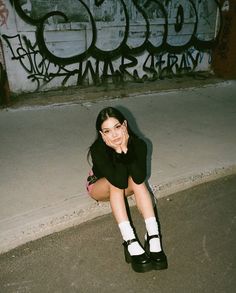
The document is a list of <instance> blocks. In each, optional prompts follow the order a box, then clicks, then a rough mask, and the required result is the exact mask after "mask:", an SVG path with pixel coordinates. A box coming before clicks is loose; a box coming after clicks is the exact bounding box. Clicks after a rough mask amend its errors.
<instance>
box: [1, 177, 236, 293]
mask: <svg viewBox="0 0 236 293" xmlns="http://www.w3.org/2000/svg"><path fill="white" fill-rule="evenodd" d="M235 194H236V176H235V175H234V176H230V177H228V178H226V177H225V178H221V179H219V180H218V181H212V182H209V183H207V184H203V185H200V186H196V187H194V188H192V189H188V190H185V191H183V192H180V193H177V194H174V195H171V196H168V197H165V198H161V199H159V200H158V211H159V219H160V222H161V228H162V235H163V244H164V248H165V252H166V254H167V256H168V264H169V268H168V269H167V270H164V271H150V272H148V273H144V274H142V273H141V274H140V273H135V272H133V271H132V269H131V267H130V265H128V264H126V263H125V261H124V254H123V249H122V245H121V241H122V240H121V236H120V233H119V231H118V228H117V225H116V224H115V220H114V219H113V217H112V215H106V216H102V217H100V218H97V219H95V220H92V221H89V222H86V223H83V224H81V225H79V226H77V227H74V228H71V229H68V230H66V231H63V232H60V233H55V234H54V235H50V236H48V237H45V238H43V239H40V240H38V241H35V242H32V243H28V244H26V245H24V246H22V247H19V248H17V249H16V250H13V251H11V252H8V253H7V254H5V255H1V256H0V288H1V293H15V292H30V293H41V292H45V293H52V292H57V293H64V292H65V293H66V292H70V293H77V292H81V293H83V292H86V293H93V292H102V293H106V292H107V293H110V292H114V293H120V292H127V293H131V292H140V293H152V292H161V293H183V292H193V293H209V292H214V293H221V292H224V293H232V292H234V291H235V287H236V278H235V274H236V251H235V247H236V233H235V231H236V229H235V228H236V227H235V225H236V197H235ZM131 213H132V218H133V221H134V223H135V226H136V230H137V232H138V235H139V237H140V240H143V237H144V233H145V230H144V222H143V220H142V218H141V216H140V215H139V214H138V212H137V209H136V208H132V209H131Z"/></svg>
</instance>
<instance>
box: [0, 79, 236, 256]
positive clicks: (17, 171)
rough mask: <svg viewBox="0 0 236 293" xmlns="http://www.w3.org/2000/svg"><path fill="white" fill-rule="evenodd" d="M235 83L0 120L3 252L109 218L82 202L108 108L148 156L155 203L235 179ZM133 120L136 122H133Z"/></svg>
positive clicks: (9, 113) (9, 112)
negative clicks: (116, 110) (142, 139)
mask: <svg viewBox="0 0 236 293" xmlns="http://www.w3.org/2000/svg"><path fill="white" fill-rule="evenodd" d="M235 93H236V81H225V82H221V83H218V84H214V85H208V86H207V85H206V86H204V87H201V88H199V87H198V88H188V89H179V90H177V91H176V90H171V91H164V92H160V93H151V94H149V95H148V94H145V95H135V96H130V97H127V98H124V99H112V100H102V101H97V102H96V101H94V102H91V101H89V100H87V101H84V102H83V103H80V104H70V105H67V106H66V105H63V106H59V105H58V106H55V105H54V106H50V107H42V108H40V107H39V108H37V107H36V108H30V109H28V110H24V109H22V108H20V109H17V110H13V109H5V110H2V111H1V112H0V174H1V175H0V189H1V190H0V195H1V196H0V252H5V251H8V250H9V249H12V248H14V247H16V246H17V245H20V244H22V243H25V242H27V241H30V240H34V239H36V238H39V237H41V236H44V235H47V234H50V233H52V232H55V231H59V230H62V229H64V228H66V227H69V226H71V225H76V224H79V223H82V222H84V221H86V220H89V219H92V218H94V217H96V216H98V215H102V214H104V213H107V212H110V208H109V205H105V206H101V205H97V204H96V203H95V202H94V201H92V200H91V199H90V198H89V197H88V196H87V194H86V190H85V178H86V176H87V173H88V171H89V168H90V166H89V165H88V163H87V161H86V154H87V150H88V146H89V145H90V144H91V143H92V141H93V139H94V137H95V131H94V122H95V119H96V116H97V114H98V112H99V111H100V110H101V109H102V108H103V107H105V106H107V105H111V106H119V107H120V108H121V109H122V110H123V112H124V113H125V114H127V117H128V119H130V124H131V126H133V128H134V129H135V130H138V132H139V133H144V134H145V136H146V138H147V139H148V143H149V150H150V153H151V150H152V161H150V160H149V162H148V163H149V170H150V172H149V173H151V177H150V178H149V182H150V184H151V185H152V186H153V187H154V189H155V188H157V191H156V192H155V195H156V196H157V197H159V198H160V197H161V196H165V195H168V194H170V193H173V192H175V191H177V190H181V189H184V188H187V187H189V186H192V185H196V184H199V183H201V182H204V181H208V180H211V179H214V178H217V177H221V176H222V175H227V174H232V173H234V172H235V166H236V156H235V154H236V135H235V126H236V99H235ZM134 117H135V118H134Z"/></svg>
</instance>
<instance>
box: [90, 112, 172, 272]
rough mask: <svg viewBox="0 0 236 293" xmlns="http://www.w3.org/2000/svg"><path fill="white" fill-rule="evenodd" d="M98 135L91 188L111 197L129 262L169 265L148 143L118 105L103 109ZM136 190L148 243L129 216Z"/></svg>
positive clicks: (140, 266)
mask: <svg viewBox="0 0 236 293" xmlns="http://www.w3.org/2000/svg"><path fill="white" fill-rule="evenodd" d="M96 130H97V138H96V140H95V142H94V143H93V144H92V145H91V147H90V149H89V154H88V155H90V156H91V158H92V164H93V167H92V170H91V173H90V174H89V177H88V179H87V190H88V192H89V194H90V196H91V197H92V198H93V199H95V200H97V201H107V200H109V201H110V205H111V209H112V212H113V215H114V217H115V219H116V221H117V223H118V226H119V229H120V232H121V235H122V237H123V240H124V242H123V246H124V252H125V259H126V262H128V263H131V265H132V268H133V270H134V271H136V272H146V271H149V270H151V269H165V268H167V259H166V256H165V254H164V252H163V250H162V247H161V241H160V234H159V227H158V223H157V220H156V217H155V213H154V209H153V204H152V200H151V196H150V194H149V191H148V188H147V186H146V184H145V179H146V156H147V147H146V144H145V142H144V141H143V140H142V139H140V138H138V137H137V135H135V133H134V132H133V131H132V130H131V129H130V127H129V124H128V122H127V120H126V119H125V117H124V116H123V114H122V113H121V112H120V111H119V110H117V109H116V108H112V107H108V108H105V109H103V110H102V111H101V112H100V113H99V114H98V117H97V121H96ZM132 194H134V196H135V201H136V205H137V207H138V209H139V211H140V212H141V214H142V216H143V218H144V220H145V225H146V229H147V233H146V235H145V246H144V247H143V246H142V245H141V244H140V242H139V240H138V239H137V237H136V235H135V233H134V229H133V228H132V226H131V223H130V221H129V218H128V214H127V210H126V205H125V196H129V195H132Z"/></svg>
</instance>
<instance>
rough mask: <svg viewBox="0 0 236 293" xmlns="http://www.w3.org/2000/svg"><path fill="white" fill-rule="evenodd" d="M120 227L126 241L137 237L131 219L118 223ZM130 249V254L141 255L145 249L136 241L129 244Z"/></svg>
mask: <svg viewBox="0 0 236 293" xmlns="http://www.w3.org/2000/svg"><path fill="white" fill-rule="evenodd" d="M118 226H119V228H120V232H121V235H122V237H123V239H124V240H125V241H128V240H131V239H134V238H135V235H134V231H133V229H132V227H131V225H130V222H129V221H124V222H121V223H119V224H118ZM128 251H129V253H130V255H139V254H143V253H144V250H143V248H142V247H141V246H140V244H139V243H138V242H137V241H135V242H133V243H131V244H130V245H129V246H128Z"/></svg>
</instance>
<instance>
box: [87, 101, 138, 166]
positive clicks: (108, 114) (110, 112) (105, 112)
mask: <svg viewBox="0 0 236 293" xmlns="http://www.w3.org/2000/svg"><path fill="white" fill-rule="evenodd" d="M108 118H115V119H117V120H118V121H119V122H120V124H123V123H124V121H125V120H126V121H127V119H126V118H125V116H124V115H123V114H122V113H121V112H120V111H119V110H118V109H116V108H114V107H106V108H104V109H102V110H101V111H100V112H99V114H98V116H97V120H96V130H97V137H96V139H95V141H94V142H93V143H92V145H93V144H94V143H95V142H96V141H97V140H100V139H102V136H101V133H100V131H101V127H102V124H103V122H104V121H106V120H107V119H108ZM127 131H128V134H129V136H130V138H131V139H132V137H137V135H136V134H135V133H134V132H133V131H132V130H131V129H130V127H129V123H128V122H127ZM90 153H91V146H90V148H89V151H88V154H87V159H88V161H89V157H90Z"/></svg>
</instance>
